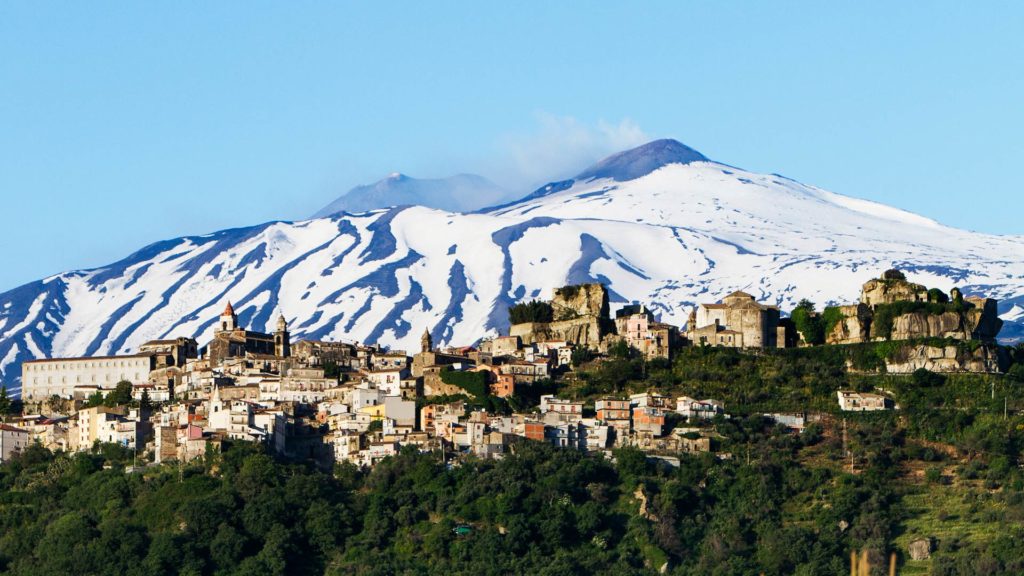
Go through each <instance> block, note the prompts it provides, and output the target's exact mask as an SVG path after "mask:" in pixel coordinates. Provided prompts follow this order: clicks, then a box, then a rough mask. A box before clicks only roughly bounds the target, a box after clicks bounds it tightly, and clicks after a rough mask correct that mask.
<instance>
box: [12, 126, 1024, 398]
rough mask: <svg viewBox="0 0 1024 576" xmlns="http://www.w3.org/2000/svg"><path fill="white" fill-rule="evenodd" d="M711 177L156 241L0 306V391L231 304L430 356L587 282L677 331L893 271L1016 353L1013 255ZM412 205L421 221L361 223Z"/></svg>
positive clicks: (645, 169) (831, 294) (597, 177)
mask: <svg viewBox="0 0 1024 576" xmlns="http://www.w3.org/2000/svg"><path fill="white" fill-rule="evenodd" d="M706 160H707V159H706V158H705V157H704V156H703V155H701V154H700V153H699V152H696V151H694V150H692V149H691V148H688V147H686V146H684V145H682V144H680V143H678V142H676V141H674V140H658V141H656V142H652V143H650V144H646V145H644V146H641V147H639V148H635V149H633V150H627V151H625V152H622V153H620V154H616V155H613V156H611V157H609V158H607V159H605V160H602V161H601V162H599V163H598V164H597V165H595V166H594V167H593V168H591V169H589V170H586V171H584V172H583V173H582V174H580V176H579V178H577V179H575V180H565V181H562V182H554V183H552V184H550V185H548V186H545V187H544V188H541V189H540V190H538V191H537V192H536V193H535V194H532V195H530V196H528V197H526V198H523V199H521V200H519V201H517V202H513V203H511V204H507V205H505V206H503V207H496V208H492V209H489V210H486V211H482V212H478V213H475V214H460V213H457V212H449V211H442V210H438V209H436V207H437V206H439V205H441V204H439V198H441V199H449V200H451V199H453V198H462V199H466V197H463V196H460V195H457V194H455V193H454V192H453V190H455V189H457V190H465V191H466V194H467V196H468V195H470V194H471V192H470V191H471V190H476V189H477V188H476V187H475V186H476V185H478V184H480V183H481V180H482V179H479V177H473V176H469V175H463V176H456V177H453V179H454V180H456V181H466V182H467V184H466V187H465V188H459V187H455V188H453V187H452V186H451V180H452V179H444V180H440V181H429V180H417V179H414V178H409V177H406V176H402V175H398V174H396V175H392V176H391V177H390V178H387V179H385V180H384V181H382V182H379V183H377V184H375V185H372V186H369V187H365V189H362V190H359V193H358V194H355V195H354V197H353V198H350V199H349V200H347V201H346V203H345V204H344V205H342V206H339V205H333V206H332V207H330V208H327V209H325V210H324V211H321V214H326V215H329V217H324V218H317V219H313V220H307V221H302V222H269V223H266V224H260V225H257V226H251V227H249V228H238V229H233V230H224V231H221V232H216V233H214V234H207V235H204V236H193V237H187V238H177V239H172V240H166V241H163V242H157V243H155V244H152V245H150V246H148V247H146V248H143V249H141V250H139V251H137V252H135V253H133V254H132V255H130V256H128V257H126V258H124V259H123V260H121V261H119V262H115V263H113V264H110V265H107V266H103V267H100V268H96V269H93V270H79V271H73V272H66V273H63V274H58V275H55V276H51V277H48V278H45V279H42V280H38V281H36V282H32V283H30V284H26V285H24V286H21V287H19V288H15V289H13V290H10V291H8V292H5V293H2V294H0V382H2V383H5V384H8V385H9V386H12V388H11V390H12V392H17V391H18V390H17V388H18V384H19V380H20V377H21V363H22V362H24V361H26V360H31V359H33V358H42V357H67V356H83V355H85V356H93V355H106V354H115V353H116V354H123V353H126V352H132V351H135V350H138V348H139V346H140V345H141V344H142V343H144V342H146V341H147V340H150V339H164V338H173V337H177V336H189V337H193V338H196V339H197V340H199V341H200V342H206V341H208V340H209V339H210V338H211V337H212V335H213V333H214V330H215V329H216V327H217V325H218V324H217V319H218V315H219V314H220V313H221V311H222V310H223V309H224V304H225V302H228V301H230V302H232V304H233V310H234V311H235V312H236V313H237V315H238V321H239V325H240V326H244V327H247V328H250V329H254V330H259V331H268V332H269V331H272V330H274V326H275V318H276V317H277V315H278V312H277V310H278V309H279V308H281V307H284V308H287V310H288V314H289V317H290V318H289V327H290V329H291V333H292V336H293V338H296V339H303V338H305V339H313V340H334V339H350V340H357V341H360V342H371V343H372V342H379V343H381V344H384V345H389V346H396V347H399V348H405V349H415V348H417V347H418V346H419V342H420V340H419V338H420V335H422V334H423V332H424V330H427V331H428V333H429V334H430V335H431V337H432V338H433V341H434V343H435V344H436V345H439V346H443V345H447V344H470V343H473V342H475V341H476V340H478V339H479V338H482V337H486V336H493V335H495V334H499V333H502V332H504V331H505V330H507V327H508V308H509V306H511V305H512V304H514V303H516V302H519V301H523V300H529V299H533V298H547V297H548V296H550V294H551V291H552V290H553V289H554V288H556V287H558V286H563V285H566V284H579V283H584V282H601V283H603V284H605V285H607V286H608V288H609V294H610V296H611V301H612V304H613V306H615V307H618V306H621V305H624V304H628V303H631V302H634V301H636V302H643V303H645V304H647V305H649V306H650V307H651V309H652V310H654V311H655V313H656V314H657V315H658V316H660V317H661V320H662V321H664V322H668V323H672V324H676V325H680V326H681V325H683V324H685V323H686V321H687V317H688V315H689V313H690V310H691V309H692V307H693V306H694V305H695V304H696V303H700V302H714V301H716V300H718V299H719V298H721V297H722V296H724V295H726V294H729V293H730V292H733V291H735V290H743V291H745V292H748V293H749V294H751V295H753V296H755V297H756V298H757V299H758V300H759V301H762V302H768V303H771V304H775V305H778V306H779V307H780V308H781V309H783V310H791V309H792V308H793V306H794V305H795V304H796V302H798V301H799V300H800V299H802V298H808V299H810V300H812V301H813V302H815V303H816V304H818V305H819V306H824V305H826V304H829V303H845V302H852V301H855V300H856V299H857V296H858V294H859V291H860V286H861V284H863V283H864V281H865V280H867V279H869V278H872V277H876V276H878V275H879V274H881V273H882V271H884V270H887V269H889V268H899V269H901V270H903V271H904V272H906V273H907V275H908V276H909V277H910V278H911V279H913V280H915V281H919V282H921V283H924V284H927V285H928V286H934V287H936V288H941V289H942V290H944V291H948V290H949V289H950V288H952V287H954V286H956V287H958V288H960V289H961V290H962V291H963V293H964V294H965V295H972V294H979V295H987V296H991V297H993V298H998V299H999V301H1000V302H999V312H1000V313H1001V315H1002V316H1001V317H1002V319H1003V321H1004V322H1005V324H1004V326H1003V330H1002V332H1001V333H1000V336H1001V337H1002V338H1004V339H1006V340H1014V339H1024V280H1022V278H1024V237H1021V236H996V235H991V234H982V233H977V232H970V231H966V230H958V229H956V228H950V227H948V226H943V225H942V224H939V223H938V222H935V221H933V220H929V219H927V218H923V217H921V216H918V215H916V214H913V213H910V212H907V211H904V210H899V209H896V208H893V207H890V206H885V205H883V204H879V203H876V202H869V201H866V200H861V199H857V198H852V197H849V196H843V195H841V194H835V193H832V192H828V191H826V190H822V189H820V188H816V187H814V186H808V185H804V184H801V183H799V182H796V181H794V180H791V179H788V178H783V177H781V176H776V175H773V174H759V173H756V172H750V171H747V170H742V169H739V168H733V167H730V166H726V165H724V164H720V163H717V162H713V161H706ZM433 193H436V194H437V196H436V197H435V196H432V194H433ZM424 198H429V199H430V200H429V201H426V200H424ZM357 199H358V200H359V201H360V202H368V203H364V204H358V203H356V200H357ZM371 200H373V201H376V202H377V204H373V203H372V202H371ZM348 202H351V203H348ZM428 202H429V203H428ZM477 202H479V203H481V204H482V203H485V202H487V200H486V199H483V198H480V199H477ZM410 203H412V204H415V203H419V204H427V205H428V206H430V205H431V204H433V206H434V207H433V208H425V207H423V206H404V207H398V208H392V209H389V210H376V211H371V212H366V211H365V210H368V209H371V208H378V207H380V206H395V205H402V204H410ZM441 206H452V205H451V204H447V205H441ZM460 207H463V208H464V205H463V206H460ZM338 210H342V211H347V212H358V213H357V214H352V213H340V212H338Z"/></svg>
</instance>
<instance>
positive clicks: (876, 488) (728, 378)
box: [0, 343, 1024, 576]
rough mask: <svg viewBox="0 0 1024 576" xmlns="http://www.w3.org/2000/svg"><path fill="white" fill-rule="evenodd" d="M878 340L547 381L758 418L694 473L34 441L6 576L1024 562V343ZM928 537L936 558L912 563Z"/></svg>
mask: <svg viewBox="0 0 1024 576" xmlns="http://www.w3.org/2000/svg"><path fill="white" fill-rule="evenodd" d="M883 344H888V343H883ZM866 349H868V348H866V347H828V348H806V349H794V350H774V351H765V352H763V353H758V354H747V353H741V352H738V351H736V350H731V349H718V348H700V347H696V348H691V349H686V350H684V351H683V352H681V353H680V355H679V356H678V357H677V358H676V359H675V360H674V361H673V362H671V363H670V362H667V361H644V359H643V358H642V357H641V356H640V355H638V354H637V353H636V351H635V350H631V349H629V348H628V347H625V346H621V345H620V346H617V347H615V348H614V349H613V350H611V354H610V355H609V356H608V357H606V358H600V359H584V358H580V362H581V364H582V365H581V367H580V370H579V371H578V372H577V373H575V374H574V375H573V377H570V378H566V379H564V380H562V381H561V382H556V383H553V382H548V381H546V382H542V383H539V384H538V385H537V390H532V389H530V392H539V391H557V393H558V394H560V395H565V396H576V397H580V398H594V397H598V396H600V395H603V394H607V393H626V392H635V391H641V390H647V389H657V390H659V391H661V392H665V393H668V394H688V395H691V396H695V397H699V398H705V397H713V398H716V399H719V400H722V401H724V402H725V404H726V409H727V411H728V412H729V413H731V414H733V415H734V416H733V417H732V418H722V417H719V418H717V419H716V420H714V421H712V422H708V423H705V424H703V428H704V430H703V432H704V433H705V434H707V435H710V436H711V437H712V438H713V446H714V449H715V452H716V453H715V454H700V455H687V454H675V455H674V456H676V457H678V458H679V465H678V466H677V467H673V466H669V465H667V464H665V463H664V462H663V461H660V460H657V459H649V458H647V457H646V456H645V455H644V454H643V453H642V452H639V451H637V450H634V449H621V450H616V451H615V452H614V462H613V461H610V460H608V459H606V458H605V457H603V456H601V455H584V454H581V453H579V452H576V451H574V450H558V449H554V448H551V447H549V446H547V445H545V444H539V443H533V442H528V441H522V442H520V443H518V444H516V445H515V446H514V448H513V449H512V451H511V453H510V454H508V455H507V456H506V457H505V458H504V459H502V460H498V461H491V460H488V461H479V460H474V459H469V460H465V461H462V462H460V463H459V464H456V465H454V466H446V465H444V464H442V463H441V461H440V455H439V454H436V453H434V454H431V453H426V454H418V453H416V452H415V451H413V450H411V449H407V450H406V451H404V452H403V453H402V454H400V455H399V456H397V457H395V458H391V459H388V460H385V461H384V462H383V463H381V464H379V465H378V466H376V467H375V468H374V469H373V470H372V471H360V470H357V469H355V468H353V467H351V466H349V465H338V466H336V467H335V469H334V470H332V471H329V472H328V471H322V470H318V469H315V468H312V467H310V466H307V465H304V464H296V463H288V462H281V461H275V460H274V459H273V458H271V457H270V456H268V455H267V454H265V453H264V452H263V451H262V449H260V448H259V447H257V446H253V445H248V444H238V445H235V446H232V447H230V448H229V449H227V450H226V451H225V452H224V453H223V454H214V453H210V454H209V455H208V456H207V457H205V458H203V459H201V460H199V461H196V462H194V463H192V464H189V465H187V466H183V467H181V468H179V467H176V466H173V465H169V466H154V467H150V468H147V469H145V470H143V471H135V472H130V471H126V470H125V466H126V465H127V464H130V462H131V454H130V453H127V452H124V451H123V450H121V449H119V448H118V447H115V446H99V447H97V449H96V451H94V452H93V453H87V454H75V455H64V454H51V453H49V452H47V451H45V450H42V449H40V448H36V447H33V448H32V449H30V450H28V451H27V452H26V453H25V454H23V455H21V456H20V457H17V458H15V459H14V460H13V461H11V462H9V463H6V464H4V465H2V466H0V572H3V573H10V574H17V575H29V574H47V575H49V574H147V575H148V574H155V575H160V574H194V575H235V574H239V575H241V574H291V573H302V574H306V573H309V574H320V573H325V574H353V573H354V574H373V575H376V574H381V575H383V574H445V575H448V574H480V575H490V574H495V575H498V574H567V573H579V574H616V575H617V574H627V575H628V574H655V573H657V572H658V571H659V570H660V569H661V567H662V566H666V565H667V567H666V570H667V573H669V574H677V575H696V574H713V575H714V574H722V575H725V574H757V573H760V572H764V573H766V574H805V575H809V574H815V575H817V574H848V573H849V567H848V565H847V562H848V558H849V552H850V550H854V549H857V550H860V549H867V550H868V551H869V555H870V557H871V559H872V562H873V564H874V565H875V566H883V565H884V564H885V559H886V558H887V556H888V554H889V553H891V552H895V553H896V554H897V557H898V561H899V564H900V569H901V574H938V575H950V576H951V575H966V574H992V575H994V574H1020V573H1022V572H1024V529H1022V528H1021V521H1022V520H1024V471H1022V470H1021V468H1020V466H1019V464H1020V462H1021V452H1022V450H1024V417H1022V416H1021V415H1019V411H1020V410H1021V409H1022V408H1024V404H1022V402H1021V401H1019V400H1017V399H1018V398H1022V397H1024V395H1022V392H1024V369H1021V368H1020V367H1021V366H1024V348H1018V349H1014V350H1010V351H1009V353H1010V355H1011V356H1012V357H1013V358H1014V360H1015V361H1016V362H1018V364H1016V365H1015V367H1014V368H1012V369H1011V371H1010V374H1009V375H1007V376H985V375H969V374H964V375H938V374H933V373H930V372H927V371H923V370H922V371H918V372H917V373H915V374H912V375H905V376H893V375H884V374H882V375H869V374H852V373H849V372H848V371H847V370H846V363H847V361H848V360H849V358H850V354H852V353H853V352H852V351H855V350H866ZM872 350H874V352H873V353H874V354H879V355H883V356H884V354H886V353H888V351H887V348H886V347H885V346H880V347H875V348H872ZM523 388H524V389H528V388H529V387H525V386H524V387H523ZM840 388H843V389H846V388H853V389H859V390H864V391H869V390H876V391H877V390H884V391H885V392H886V393H888V394H891V395H892V396H893V397H894V399H895V400H896V401H897V402H898V403H899V404H900V410H899V411H898V412H888V413H863V414H838V413H837V412H836V410H835V390H837V389H840ZM451 399H454V398H451ZM464 399H466V400H468V401H469V402H470V403H477V404H481V405H487V407H488V408H489V409H492V410H496V411H501V410H508V409H509V408H511V407H512V406H511V405H510V404H509V403H507V402H506V401H503V400H502V399H494V398H491V397H490V396H487V395H485V397H484V398H483V399H480V398H477V399H472V398H468V397H464ZM531 399H532V398H530V397H529V396H521V397H517V398H513V399H511V400H510V401H509V402H515V403H518V402H523V403H527V402H529V401H530V400H531ZM492 403H493V405H491V404H492ZM499 404H500V406H499ZM515 408H516V409H522V406H516V407H515ZM804 410H820V411H822V412H825V413H826V416H825V418H824V419H823V420H822V421H821V422H819V423H815V424H811V425H810V426H808V428H807V429H806V430H805V431H804V432H802V433H792V432H787V431H785V430H784V429H783V428H781V427H779V426H776V425H774V423H773V422H772V421H771V420H770V419H768V418H765V417H763V416H761V415H760V414H761V413H764V412H775V411H785V412H794V411H804ZM674 424H678V423H674ZM641 501H645V502H646V505H645V507H644V513H641ZM919 537H931V538H933V539H934V540H935V542H936V550H935V552H934V553H933V557H932V559H930V560H924V561H912V560H910V559H909V557H908V556H907V553H906V550H907V545H908V544H909V543H910V542H911V541H912V540H914V539H916V538H919Z"/></svg>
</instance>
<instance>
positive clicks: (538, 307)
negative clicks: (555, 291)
mask: <svg viewBox="0 0 1024 576" xmlns="http://www.w3.org/2000/svg"><path fill="white" fill-rule="evenodd" d="M554 316H555V312H554V309H553V308H552V307H551V304H549V303H547V302H544V301H542V300H532V301H530V302H522V303H519V304H515V305H514V306H512V307H510V308H509V309H508V319H509V323H511V324H524V323H527V322H551V321H552V320H553V319H554Z"/></svg>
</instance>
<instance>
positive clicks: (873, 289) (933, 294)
mask: <svg viewBox="0 0 1024 576" xmlns="http://www.w3.org/2000/svg"><path fill="white" fill-rule="evenodd" d="M836 310H837V311H838V315H839V316H840V319H839V321H837V322H834V324H832V325H831V326H829V327H827V330H828V332H827V333H826V334H825V342H826V343H827V344H857V343H860V342H871V341H881V340H893V341H901V340H915V339H925V338H943V339H947V338H951V339H954V340H963V341H968V340H980V341H982V342H994V341H995V339H996V336H997V335H998V334H999V330H1000V329H1001V328H1002V326H1003V321H1002V320H1000V319H999V311H998V302H997V301H996V300H993V299H991V298H979V297H967V298H964V297H963V295H962V294H961V293H960V291H959V290H958V289H956V288H954V289H953V290H952V291H951V292H950V294H949V296H948V297H947V296H946V295H944V294H943V293H942V292H940V291H938V290H931V291H929V290H928V289H927V288H925V287H924V286H922V285H920V284H914V283H912V282H908V281H907V280H906V278H905V277H904V276H903V274H902V273H901V272H899V271H897V270H890V271H888V272H886V273H885V274H884V275H883V277H882V278H873V279H871V280H868V281H867V282H866V283H864V286H863V287H862V288H861V296H860V304H857V305H851V306H839V307H838V308H837V309H836ZM900 312H903V313H902V314H899V315H898V316H894V315H895V314H898V313H900Z"/></svg>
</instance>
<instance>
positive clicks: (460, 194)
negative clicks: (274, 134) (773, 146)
mask: <svg viewBox="0 0 1024 576" xmlns="http://www.w3.org/2000/svg"><path fill="white" fill-rule="evenodd" d="M508 199H509V192H508V191H507V190H505V189H503V188H502V187H500V186H498V185H497V184H495V183H494V182H491V181H490V180H488V179H487V178H484V177H483V176H477V175H476V174H456V175H455V176H451V177H448V178H422V179H421V178H410V177H409V176H406V175H405V174H400V173H398V172H394V173H392V174H391V175H389V176H388V177H387V178H384V179H383V180H379V181H377V182H375V183H373V184H367V185H365V186H356V187H355V188H353V189H351V190H349V191H348V193H346V194H344V195H342V196H341V197H339V198H338V199H336V200H335V201H333V202H331V203H330V204H328V205H327V206H325V207H323V208H322V209H320V211H318V212H317V213H316V214H314V215H313V217H314V218H324V217H327V216H331V215H334V214H338V213H341V212H347V213H350V214H358V213H360V212H368V211H370V210H376V209H378V208H389V207H391V206H426V207H428V208H437V209H440V210H449V211H452V212H469V211H472V210H476V209H478V208H483V207H484V206H490V205H493V204H497V203H499V202H502V201H505V200H508Z"/></svg>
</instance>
